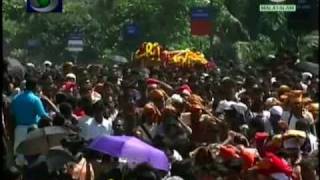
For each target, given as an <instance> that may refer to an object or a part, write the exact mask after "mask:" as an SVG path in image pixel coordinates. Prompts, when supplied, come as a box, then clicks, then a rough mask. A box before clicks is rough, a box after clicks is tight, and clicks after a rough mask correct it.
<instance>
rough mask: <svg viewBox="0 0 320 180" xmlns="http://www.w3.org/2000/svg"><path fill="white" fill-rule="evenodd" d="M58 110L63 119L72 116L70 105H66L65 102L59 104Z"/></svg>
mask: <svg viewBox="0 0 320 180" xmlns="http://www.w3.org/2000/svg"><path fill="white" fill-rule="evenodd" d="M59 110H60V112H61V114H62V115H63V116H64V117H65V118H68V117H70V116H71V115H72V106H71V104H70V103H67V102H64V103H61V104H60V107H59Z"/></svg>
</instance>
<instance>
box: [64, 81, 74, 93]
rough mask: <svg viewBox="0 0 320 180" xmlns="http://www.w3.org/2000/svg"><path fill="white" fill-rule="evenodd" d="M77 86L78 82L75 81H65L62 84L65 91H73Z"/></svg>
mask: <svg viewBox="0 0 320 180" xmlns="http://www.w3.org/2000/svg"><path fill="white" fill-rule="evenodd" d="M76 88H77V84H76V83H75V82H70V81H68V82H65V83H64V84H63V86H62V90H63V91H67V92H73V91H74V90H75V89H76Z"/></svg>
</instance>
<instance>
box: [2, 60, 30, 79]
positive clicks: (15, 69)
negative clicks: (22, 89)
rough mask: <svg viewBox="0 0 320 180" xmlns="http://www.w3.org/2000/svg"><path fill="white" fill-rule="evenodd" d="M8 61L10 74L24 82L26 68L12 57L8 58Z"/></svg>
mask: <svg viewBox="0 0 320 180" xmlns="http://www.w3.org/2000/svg"><path fill="white" fill-rule="evenodd" d="M6 61H7V63H8V66H7V71H8V74H9V75H10V76H12V77H15V78H18V79H19V80H21V81H22V80H23V79H24V75H25V72H26V70H25V67H24V66H23V65H22V64H21V63H20V62H19V61H18V60H17V59H15V58H12V57H8V58H7V59H6Z"/></svg>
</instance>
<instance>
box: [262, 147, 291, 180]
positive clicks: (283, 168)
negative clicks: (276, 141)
mask: <svg viewBox="0 0 320 180" xmlns="http://www.w3.org/2000/svg"><path fill="white" fill-rule="evenodd" d="M259 164H260V166H258V167H259V169H258V172H259V173H261V174H263V175H266V176H269V175H271V174H273V173H284V174H286V175H287V176H290V177H291V176H292V171H293V170H292V167H291V166H290V165H289V164H288V163H287V162H286V161H285V160H284V159H282V158H280V157H278V156H276V155H275V154H273V153H269V152H268V153H266V155H265V158H264V160H263V161H262V162H260V163H259Z"/></svg>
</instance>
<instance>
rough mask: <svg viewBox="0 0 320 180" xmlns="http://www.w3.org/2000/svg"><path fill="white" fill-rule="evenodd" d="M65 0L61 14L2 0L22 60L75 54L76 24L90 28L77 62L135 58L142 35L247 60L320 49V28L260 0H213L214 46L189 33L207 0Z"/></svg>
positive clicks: (7, 26) (13, 43)
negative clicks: (267, 8) (196, 10)
mask: <svg viewBox="0 0 320 180" xmlns="http://www.w3.org/2000/svg"><path fill="white" fill-rule="evenodd" d="M63 2H64V12H63V13H62V14H59V13H49V14H28V13H26V12H25V3H24V1H21V0H7V1H3V19H2V20H3V24H4V37H5V39H6V40H7V41H8V43H9V44H10V47H11V50H12V53H13V54H15V55H16V56H19V57H20V58H22V59H24V60H34V61H42V60H44V59H49V60H53V61H57V62H59V61H60V62H61V61H65V60H70V58H72V54H71V53H70V52H68V51H67V50H66V46H67V40H68V36H69V34H70V33H72V32H73V31H75V30H79V31H82V32H83V33H84V34H85V39H84V42H85V47H84V51H83V52H81V53H80V54H79V62H80V61H82V62H85V61H92V60H102V59H104V60H105V59H106V57H107V56H108V55H109V54H119V55H123V56H126V57H128V58H130V56H131V54H132V52H133V51H135V50H136V49H137V48H138V47H139V45H140V44H141V43H142V42H143V41H157V42H159V43H160V44H163V45H165V46H166V47H168V48H172V49H186V48H190V49H191V48H194V49H196V50H200V51H203V52H204V53H205V54H206V55H208V56H211V55H212V54H213V55H214V56H218V57H224V58H236V59H239V60H243V61H244V62H253V61H255V60H256V59H259V58H260V57H263V56H266V55H268V54H271V53H274V52H275V51H276V50H277V49H279V48H288V49H292V50H294V51H299V53H300V56H301V59H302V60H304V59H306V58H307V57H310V56H311V54H312V53H313V54H314V49H315V48H318V43H316V42H315V37H316V36H315V35H314V34H313V35H309V36H306V35H307V34H308V33H310V32H302V31H298V30H289V29H288V28H287V23H288V17H287V16H288V14H286V13H261V12H259V4H260V3H261V1H260V0H212V12H213V14H214V19H213V20H212V21H213V24H214V32H213V34H214V36H213V39H212V41H213V49H212V50H211V49H210V42H209V38H208V37H196V36H192V35H191V32H190V17H189V15H190V9H191V8H192V7H194V6H209V5H210V1H209V0H161V1H160V0H121V1H120V0H119V1H117V0H96V1H90V0H68V1H63ZM131 22H135V23H136V24H138V25H139V26H140V29H141V36H140V37H139V38H138V39H135V40H127V39H124V37H123V36H122V31H123V27H124V26H125V25H126V24H128V23H131ZM316 35H317V37H318V32H316ZM305 36H306V37H305ZM310 37H312V38H310ZM31 39H34V40H39V41H40V43H41V46H40V47H37V48H35V49H28V48H27V46H26V44H27V42H28V40H31ZM22 52H23V53H22Z"/></svg>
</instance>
